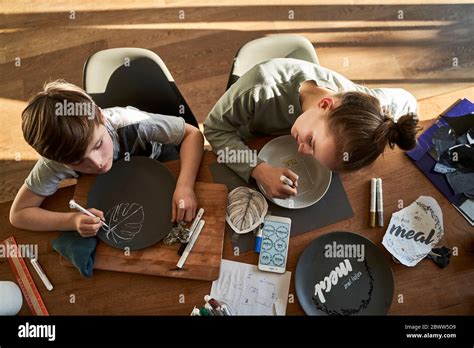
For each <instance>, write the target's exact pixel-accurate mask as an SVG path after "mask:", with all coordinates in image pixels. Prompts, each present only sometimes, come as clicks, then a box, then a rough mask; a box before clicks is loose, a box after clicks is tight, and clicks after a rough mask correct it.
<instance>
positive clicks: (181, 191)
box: [171, 186, 198, 222]
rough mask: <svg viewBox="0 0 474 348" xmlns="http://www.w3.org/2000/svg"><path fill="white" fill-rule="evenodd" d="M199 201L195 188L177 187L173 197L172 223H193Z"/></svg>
mask: <svg viewBox="0 0 474 348" xmlns="http://www.w3.org/2000/svg"><path fill="white" fill-rule="evenodd" d="M197 207H198V200H197V198H196V194H195V193H194V189H193V188H189V187H183V186H177V187H176V190H175V191H174V195H173V207H172V215H171V222H178V221H191V220H192V219H194V217H195V216H196V210H197Z"/></svg>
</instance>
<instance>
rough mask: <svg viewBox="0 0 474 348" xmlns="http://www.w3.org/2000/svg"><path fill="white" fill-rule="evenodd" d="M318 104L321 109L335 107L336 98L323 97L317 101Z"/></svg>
mask: <svg viewBox="0 0 474 348" xmlns="http://www.w3.org/2000/svg"><path fill="white" fill-rule="evenodd" d="M318 106H319V107H320V108H321V109H323V110H332V109H334V108H335V107H336V100H335V99H334V98H331V97H324V98H321V100H320V101H319V103H318Z"/></svg>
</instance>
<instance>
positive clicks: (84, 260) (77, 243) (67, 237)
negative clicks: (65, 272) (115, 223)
mask: <svg viewBox="0 0 474 348" xmlns="http://www.w3.org/2000/svg"><path fill="white" fill-rule="evenodd" d="M97 242H98V239H97V237H87V238H84V237H82V236H81V235H80V234H79V233H78V232H76V231H69V232H64V233H62V234H61V235H60V236H59V237H58V238H56V239H54V240H53V241H51V245H52V246H53V249H54V250H56V251H57V252H58V253H60V254H61V256H63V257H65V258H66V259H68V260H69V261H70V262H71V263H72V264H73V265H74V266H75V267H76V268H77V269H78V270H79V272H80V273H81V275H82V276H83V277H87V278H90V277H92V270H93V268H94V261H95V248H96V246H97Z"/></svg>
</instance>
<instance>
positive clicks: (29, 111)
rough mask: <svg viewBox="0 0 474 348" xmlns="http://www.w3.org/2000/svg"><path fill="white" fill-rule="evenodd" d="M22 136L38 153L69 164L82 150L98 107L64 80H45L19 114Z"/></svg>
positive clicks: (98, 120) (95, 121) (98, 121)
mask: <svg viewBox="0 0 474 348" xmlns="http://www.w3.org/2000/svg"><path fill="white" fill-rule="evenodd" d="M21 121H22V124H21V127H22V130H23V136H24V138H25V140H26V142H27V143H28V144H30V145H31V146H32V147H33V148H34V149H35V150H36V151H37V152H38V153H39V154H40V155H41V156H43V157H45V158H48V159H50V160H53V161H57V162H60V163H66V164H71V163H74V162H77V161H79V160H80V159H82V157H84V155H85V154H86V151H87V148H88V146H89V144H90V142H91V141H92V137H93V134H94V130H95V127H96V125H99V124H101V123H102V120H101V117H100V110H99V109H98V107H97V106H96V105H95V103H94V101H93V100H92V98H91V97H90V96H89V95H88V94H87V93H86V92H85V91H84V90H83V89H82V88H80V87H78V86H76V85H73V84H71V83H68V82H66V81H64V80H56V81H52V82H49V83H45V85H44V87H43V91H41V92H39V93H38V94H36V95H35V96H34V97H33V98H31V99H30V100H29V102H28V105H27V106H26V108H25V110H23V113H22V115H21Z"/></svg>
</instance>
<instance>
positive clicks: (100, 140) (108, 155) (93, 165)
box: [68, 113, 114, 174]
mask: <svg viewBox="0 0 474 348" xmlns="http://www.w3.org/2000/svg"><path fill="white" fill-rule="evenodd" d="M101 117H102V122H103V123H105V117H104V116H103V115H102V113H101ZM113 157H114V151H113V142H112V137H111V136H110V134H109V132H108V131H107V128H105V126H104V124H101V125H99V126H96V127H95V130H94V135H93V137H92V141H91V143H90V144H89V146H88V148H87V151H86V154H85V156H84V157H83V158H82V159H81V160H79V161H77V162H75V163H72V164H68V167H70V168H71V169H73V170H75V171H78V172H81V173H87V174H104V173H106V172H108V171H109V170H110V168H112V163H113V160H114V158H113Z"/></svg>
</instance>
